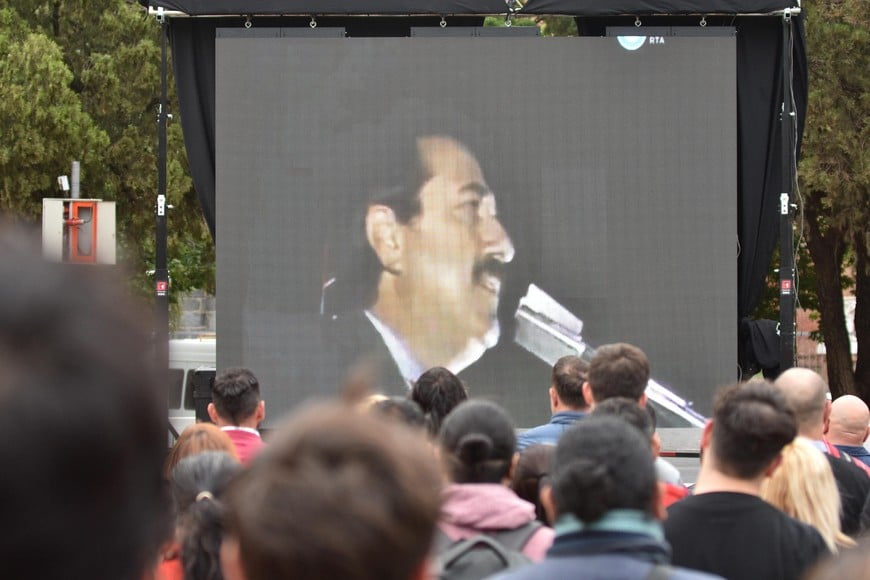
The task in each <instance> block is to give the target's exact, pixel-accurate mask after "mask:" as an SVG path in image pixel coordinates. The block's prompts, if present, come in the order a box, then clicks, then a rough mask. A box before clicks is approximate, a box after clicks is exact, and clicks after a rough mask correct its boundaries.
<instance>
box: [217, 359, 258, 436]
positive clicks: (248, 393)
mask: <svg viewBox="0 0 870 580" xmlns="http://www.w3.org/2000/svg"><path fill="white" fill-rule="evenodd" d="M211 397H212V402H211V403H209V405H208V415H209V417H211V420H212V421H214V422H215V423H217V424H218V425H220V426H221V427H224V426H241V427H252V428H256V427H257V425H259V424H260V422H261V421H262V420H263V419H264V418H265V417H266V403H265V402H264V401H263V399H261V398H260V383H259V381H257V377H255V376H254V373H252V372H251V371H250V370H248V369H246V368H242V367H230V368H227V369H224V370H223V371H221V372H219V373H218V374H217V376H216V377H215V378H214V384H213V385H212V389H211Z"/></svg>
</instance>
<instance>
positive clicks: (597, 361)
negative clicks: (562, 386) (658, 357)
mask: <svg viewBox="0 0 870 580" xmlns="http://www.w3.org/2000/svg"><path fill="white" fill-rule="evenodd" d="M648 382H649V360H648V359H647V357H646V354H644V352H643V351H642V350H640V349H639V348H637V347H636V346H633V345H631V344H627V343H624V342H617V343H614V344H606V345H604V346H602V347H600V348H599V349H598V350H596V351H595V355H594V356H593V357H592V361H591V362H590V363H589V378H588V379H587V381H586V384H585V385H584V386H583V394H584V395H585V396H586V400H587V401H588V402H589V403H590V404H592V405H596V404H598V403H600V402H602V401H605V400H607V399H610V398H613V397H626V398H628V399H634V400H635V401H637V402H638V403H640V404H641V405H645V404H646V394H645V393H644V391H645V390H646V385H647V383H648Z"/></svg>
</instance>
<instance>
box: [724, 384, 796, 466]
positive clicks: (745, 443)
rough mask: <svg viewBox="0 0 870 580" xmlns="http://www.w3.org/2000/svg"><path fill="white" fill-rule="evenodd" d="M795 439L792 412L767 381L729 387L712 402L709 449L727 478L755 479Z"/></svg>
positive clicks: (794, 422)
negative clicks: (728, 476)
mask: <svg viewBox="0 0 870 580" xmlns="http://www.w3.org/2000/svg"><path fill="white" fill-rule="evenodd" d="M796 436H797V423H796V421H795V416H794V412H793V411H792V410H791V408H790V407H789V406H788V404H787V403H786V401H785V398H783V396H782V394H781V393H780V392H779V391H778V390H777V389H776V388H775V387H774V386H773V385H771V384H770V383H768V382H767V381H750V382H748V383H737V384H733V385H729V386H727V387H723V388H722V389H720V390H719V391H718V392H717V393H716V396H715V397H714V399H713V433H712V443H711V446H712V448H713V451H714V452H715V454H716V459H717V465H718V466H719V468H720V469H721V470H722V471H723V472H725V473H726V474H728V475H731V476H734V477H738V478H742V479H751V478H754V477H757V476H758V475H760V474H761V473H762V472H763V471H764V470H765V469H766V468H767V467H768V466H769V465H770V462H771V461H773V460H774V459H775V458H776V456H777V455H779V453H780V451H782V448H783V447H785V446H786V445H788V444H789V443H791V441H792V440H793V439H794V438H795V437H796Z"/></svg>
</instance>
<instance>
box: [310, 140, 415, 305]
mask: <svg viewBox="0 0 870 580" xmlns="http://www.w3.org/2000/svg"><path fill="white" fill-rule="evenodd" d="M390 141H391V145H389V146H386V147H385V148H386V149H389V150H388V151H379V152H377V153H368V155H369V156H371V157H372V159H371V160H370V161H369V162H368V163H367V164H366V165H367V167H366V168H365V169H366V171H364V172H363V174H364V175H363V177H364V178H365V179H364V181H363V182H362V183H361V184H360V185H359V187H360V189H361V193H360V192H357V193H356V194H355V195H356V199H354V202H353V203H351V204H349V207H350V209H351V210H352V211H353V214H352V215H351V216H350V217H349V218H348V220H347V228H348V230H349V231H350V232H351V234H350V236H351V237H350V239H349V240H347V243H348V244H349V248H347V251H344V252H337V255H336V256H334V257H333V259H334V260H335V261H336V263H335V264H333V272H334V274H335V279H336V282H337V283H335V284H332V285H331V286H330V287H329V288H328V289H327V290H326V297H327V298H326V299H325V300H324V301H325V308H326V311H327V312H328V313H329V314H335V313H340V312H345V311H348V310H355V309H358V308H368V307H369V306H371V305H372V304H373V303H374V301H375V300H376V298H377V288H378V280H380V277H381V272H382V271H383V266H382V264H381V261H380V260H379V259H378V256H377V254H375V251H374V250H373V249H372V247H371V245H369V241H368V237H367V235H366V225H365V222H366V213H367V211H368V208H369V207H371V206H374V205H384V206H386V207H389V208H390V209H392V210H393V213H394V215H395V216H396V220H397V221H398V222H399V223H400V224H407V223H408V222H409V221H411V219H413V218H414V217H415V216H417V215H419V214H420V212H421V210H422V205H421V203H420V189H422V187H423V185H424V184H425V183H426V182H427V181H428V180H429V179H430V178H431V177H432V175H431V172H430V169H429V168H428V167H427V165H426V163H425V162H424V159H423V158H422V155H421V151H420V145H419V138H418V137H417V136H416V135H413V136H412V135H408V134H405V135H399V136H397V135H393V136H392V139H390ZM373 181H377V182H378V183H373Z"/></svg>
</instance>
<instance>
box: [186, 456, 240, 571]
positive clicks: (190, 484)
mask: <svg viewBox="0 0 870 580" xmlns="http://www.w3.org/2000/svg"><path fill="white" fill-rule="evenodd" d="M241 467H242V466H241V464H240V463H239V460H238V459H236V458H233V457H231V456H230V455H227V454H226V453H223V452H221V451H206V452H203V453H199V454H197V455H192V456H190V457H186V458H184V459H182V460H181V461H179V462H178V465H176V466H175V469H173V470H172V476H171V478H170V492H171V494H172V500H173V504H174V507H175V510H176V514H177V527H176V529H177V536H176V539H177V540H178V542H179V544H180V546H181V563H182V565H183V566H184V571H185V578H196V579H197V580H222V579H223V576H222V574H221V570H220V546H221V541H222V539H223V519H224V506H223V503H222V501H221V497H222V495H223V493H224V491H225V490H226V487H227V485H228V484H229V482H230V480H231V479H232V478H233V476H235V475H236V474H237V473H238V472H239V471H240V470H241Z"/></svg>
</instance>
